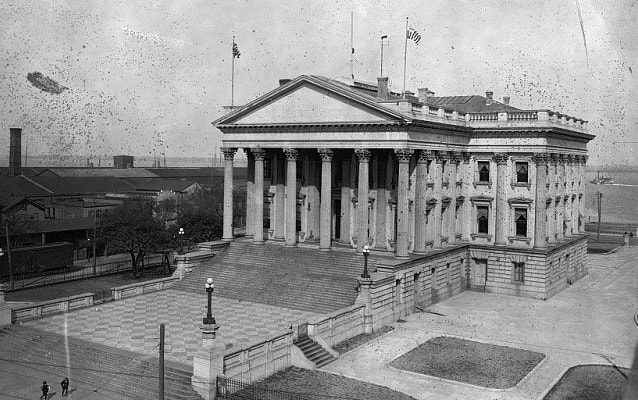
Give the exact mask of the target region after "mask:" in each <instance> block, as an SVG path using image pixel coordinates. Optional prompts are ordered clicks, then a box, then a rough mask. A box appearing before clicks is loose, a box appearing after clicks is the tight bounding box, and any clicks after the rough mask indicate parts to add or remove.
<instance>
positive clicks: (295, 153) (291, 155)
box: [284, 148, 299, 161]
mask: <svg viewBox="0 0 638 400" xmlns="http://www.w3.org/2000/svg"><path fill="white" fill-rule="evenodd" d="M284 154H285V155H286V160H288V161H297V158H299V150H297V149H292V148H287V149H284Z"/></svg>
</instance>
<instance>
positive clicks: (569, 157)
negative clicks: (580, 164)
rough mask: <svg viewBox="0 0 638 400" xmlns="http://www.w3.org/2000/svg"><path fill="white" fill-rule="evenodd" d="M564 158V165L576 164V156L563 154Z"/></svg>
mask: <svg viewBox="0 0 638 400" xmlns="http://www.w3.org/2000/svg"><path fill="white" fill-rule="evenodd" d="M563 157H564V158H565V164H567V165H573V164H575V163H576V156H575V155H572V154H565V155H564V156H563Z"/></svg>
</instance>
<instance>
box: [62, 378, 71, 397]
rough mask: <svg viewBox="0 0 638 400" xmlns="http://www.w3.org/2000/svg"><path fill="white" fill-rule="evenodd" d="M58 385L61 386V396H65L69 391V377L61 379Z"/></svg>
mask: <svg viewBox="0 0 638 400" xmlns="http://www.w3.org/2000/svg"><path fill="white" fill-rule="evenodd" d="M60 385H61V386H62V396H66V395H67V394H68V393H69V378H64V379H62V382H60Z"/></svg>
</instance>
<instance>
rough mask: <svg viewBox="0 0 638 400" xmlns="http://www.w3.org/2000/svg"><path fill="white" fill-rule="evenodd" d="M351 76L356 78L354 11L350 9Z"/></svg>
mask: <svg viewBox="0 0 638 400" xmlns="http://www.w3.org/2000/svg"><path fill="white" fill-rule="evenodd" d="M350 77H351V78H352V79H354V11H350Z"/></svg>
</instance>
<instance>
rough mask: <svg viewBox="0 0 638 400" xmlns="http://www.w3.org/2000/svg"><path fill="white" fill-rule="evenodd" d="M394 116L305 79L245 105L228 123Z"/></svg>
mask: <svg viewBox="0 0 638 400" xmlns="http://www.w3.org/2000/svg"><path fill="white" fill-rule="evenodd" d="M396 120H397V117H396V116H395V115H392V114H390V113H386V112H384V111H383V110H380V109H378V108H374V107H372V106H370V105H368V104H364V103H363V102H360V101H357V99H354V98H348V97H347V96H344V95H342V94H340V93H335V92H332V91H330V90H328V89H325V88H322V87H318V86H315V85H312V84H310V83H307V82H306V83H305V84H303V85H301V86H299V87H296V88H294V89H293V90H290V91H286V92H283V93H281V94H280V95H279V96H276V97H273V98H271V99H270V100H268V101H266V102H264V103H262V104H258V105H254V106H253V107H248V109H246V110H244V112H242V113H241V115H240V116H238V117H237V118H236V119H234V120H233V121H232V122H231V121H228V122H227V123H231V124H237V125H242V124H250V125H253V124H313V123H320V124H325V123H349V122H354V123H356V122H385V121H396Z"/></svg>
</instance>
